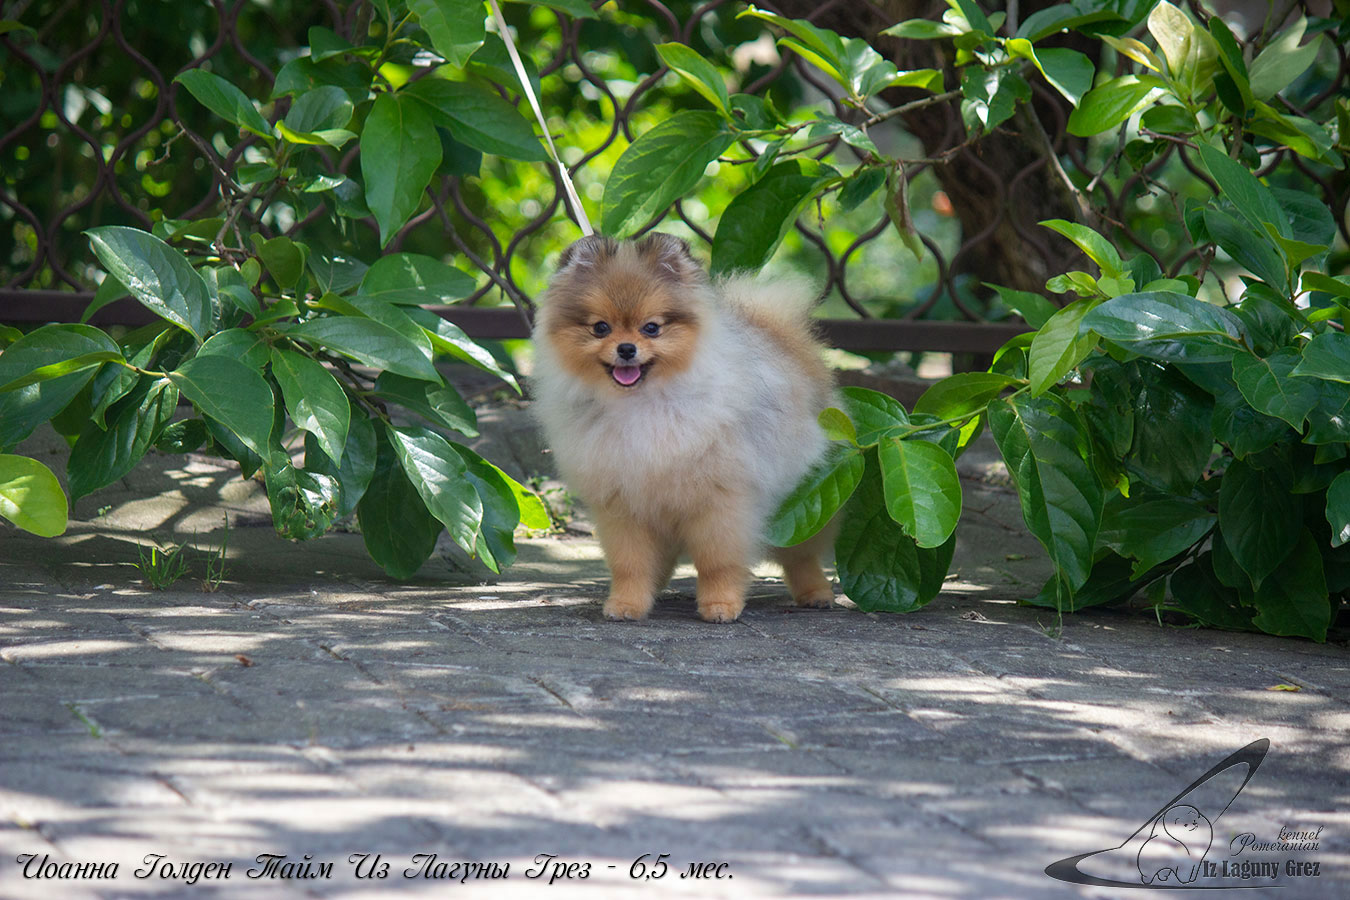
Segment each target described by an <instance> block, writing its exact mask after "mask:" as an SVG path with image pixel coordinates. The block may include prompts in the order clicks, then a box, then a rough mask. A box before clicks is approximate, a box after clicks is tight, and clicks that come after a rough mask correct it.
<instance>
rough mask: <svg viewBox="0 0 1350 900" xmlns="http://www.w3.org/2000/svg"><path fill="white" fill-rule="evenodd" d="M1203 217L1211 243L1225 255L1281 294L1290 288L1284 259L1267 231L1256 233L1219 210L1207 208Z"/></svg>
mask: <svg viewBox="0 0 1350 900" xmlns="http://www.w3.org/2000/svg"><path fill="white" fill-rule="evenodd" d="M1202 215H1203V217H1204V222H1205V230H1206V231H1207V232H1208V233H1209V238H1210V240H1212V241H1214V242H1215V243H1216V244H1218V245H1219V246H1220V247H1222V248H1223V250H1224V252H1225V253H1227V254H1228V255H1229V256H1231V257H1233V259H1234V260H1236V261H1237V262H1238V263H1239V264H1240V265H1242V267H1243V268H1245V269H1246V270H1247V271H1249V272H1252V273H1254V274H1255V275H1256V276H1257V277H1259V278H1260V279H1261V280H1262V281H1264V282H1265V283H1266V284H1267V285H1269V286H1270V287H1271V288H1273V289H1275V290H1278V291H1280V292H1284V291H1285V290H1287V289H1288V286H1289V276H1288V272H1287V270H1286V268H1285V261H1284V257H1283V256H1282V255H1281V253H1280V251H1279V250H1278V249H1277V246H1276V244H1274V243H1273V242H1272V240H1271V239H1270V238H1267V237H1266V236H1265V234H1264V229H1262V231H1261V232H1260V233H1258V232H1255V231H1253V230H1252V229H1251V228H1250V227H1249V226H1248V225H1247V224H1246V223H1243V222H1239V221H1238V220H1237V219H1235V218H1233V217H1232V216H1230V215H1228V214H1227V213H1226V212H1223V211H1222V210H1218V209H1206V210H1205V211H1204V212H1203V214H1202Z"/></svg>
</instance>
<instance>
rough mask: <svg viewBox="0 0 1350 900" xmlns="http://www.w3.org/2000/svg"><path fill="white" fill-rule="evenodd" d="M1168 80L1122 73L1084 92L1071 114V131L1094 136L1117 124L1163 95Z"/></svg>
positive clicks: (1083, 135)
mask: <svg viewBox="0 0 1350 900" xmlns="http://www.w3.org/2000/svg"><path fill="white" fill-rule="evenodd" d="M1166 87H1167V84H1166V82H1164V81H1163V80H1162V79H1160V78H1155V77H1154V76H1152V75H1122V76H1120V77H1119V78H1113V79H1111V80H1110V81H1107V82H1104V83H1102V84H1099V85H1097V86H1096V87H1094V88H1093V89H1092V90H1090V91H1088V92H1087V93H1086V94H1084V95H1083V98H1082V100H1080V101H1079V103H1078V106H1077V107H1076V108H1075V109H1074V111H1073V112H1072V113H1071V114H1070V115H1069V126H1068V127H1069V133H1070V134H1072V135H1075V136H1077V137H1092V136H1093V135H1094V134H1101V133H1102V132H1103V131H1107V130H1109V129H1112V128H1115V127H1116V126H1117V125H1119V124H1120V123H1121V122H1124V121H1125V120H1126V119H1128V118H1129V117H1130V116H1132V115H1134V114H1135V113H1137V112H1139V110H1141V109H1143V108H1144V107H1146V106H1149V105H1151V104H1152V103H1153V101H1154V100H1155V99H1156V98H1157V97H1158V96H1159V95H1161V93H1162V92H1163V91H1164V90H1165V89H1166Z"/></svg>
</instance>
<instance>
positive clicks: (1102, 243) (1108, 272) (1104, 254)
mask: <svg viewBox="0 0 1350 900" xmlns="http://www.w3.org/2000/svg"><path fill="white" fill-rule="evenodd" d="M1038 224H1040V225H1043V226H1045V227H1046V228H1049V229H1050V230H1051V231H1056V232H1058V233H1059V234H1062V235H1064V236H1065V237H1066V238H1068V239H1069V240H1071V241H1073V242H1074V243H1075V244H1077V245H1078V249H1080V250H1082V251H1083V252H1084V253H1086V254H1087V256H1088V259H1091V260H1092V261H1093V262H1095V263H1096V264H1097V265H1098V266H1100V267H1101V270H1102V275H1104V276H1107V277H1111V278H1119V277H1120V276H1122V275H1127V274H1128V272H1129V269H1128V267H1127V266H1126V265H1125V261H1124V260H1122V259H1121V258H1120V254H1119V253H1118V252H1117V251H1116V248H1115V247H1114V246H1112V245H1111V242H1110V241H1108V240H1107V239H1106V238H1104V237H1102V236H1101V235H1100V234H1098V233H1097V232H1095V231H1093V230H1092V229H1091V228H1088V227H1087V226H1086V225H1079V224H1078V223H1077V222H1066V221H1065V220H1064V219H1046V220H1044V221H1042V222H1039V223H1038Z"/></svg>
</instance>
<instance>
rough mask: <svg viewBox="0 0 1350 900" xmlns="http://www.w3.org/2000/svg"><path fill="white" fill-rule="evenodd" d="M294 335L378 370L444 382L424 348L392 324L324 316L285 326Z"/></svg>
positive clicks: (350, 317)
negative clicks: (423, 350) (396, 329)
mask: <svg viewBox="0 0 1350 900" xmlns="http://www.w3.org/2000/svg"><path fill="white" fill-rule="evenodd" d="M285 333H286V334H287V335H288V336H289V337H292V338H299V339H301V340H304V341H306V342H308V343H311V344H318V345H320V346H322V347H327V348H328V349H330V350H336V351H337V352H339V353H341V354H343V355H344V356H350V357H351V358H352V359H355V360H356V361H357V362H361V363H365V364H366V365H368V366H373V367H374V368H376V369H388V370H389V371H390V372H396V373H398V374H399V375H406V376H408V377H409V378H420V379H422V380H424V381H440V378H441V376H440V373H438V372H437V371H436V367H435V366H433V365H432V364H431V360H429V359H427V357H426V355H425V354H424V353H423V352H422V350H421V349H420V348H419V347H418V346H417V345H416V344H414V343H413V342H412V341H410V340H408V339H407V338H406V337H404V336H403V335H401V334H399V333H398V332H397V331H395V330H394V329H393V328H390V327H389V326H388V325H385V324H383V323H380V322H377V321H375V320H374V319H367V318H359V317H357V316H324V317H321V318H318V319H311V320H309V321H308V322H300V323H299V324H296V325H292V326H290V327H289V328H287V329H285Z"/></svg>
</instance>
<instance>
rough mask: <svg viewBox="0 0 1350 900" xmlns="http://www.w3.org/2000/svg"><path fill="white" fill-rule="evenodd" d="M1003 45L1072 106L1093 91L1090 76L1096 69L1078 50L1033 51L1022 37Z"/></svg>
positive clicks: (1042, 49) (1046, 48) (1046, 49)
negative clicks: (1023, 60)
mask: <svg viewBox="0 0 1350 900" xmlns="http://www.w3.org/2000/svg"><path fill="white" fill-rule="evenodd" d="M1005 46H1006V47H1007V49H1008V52H1010V53H1011V54H1012V55H1014V56H1020V57H1023V58H1024V59H1029V60H1031V62H1032V63H1033V64H1034V65H1035V66H1036V68H1037V69H1038V70H1040V73H1041V74H1042V75H1044V76H1045V80H1046V81H1048V82H1049V83H1050V86H1051V87H1053V88H1054V89H1055V90H1057V91H1059V92H1060V93H1061V94H1063V95H1064V98H1065V99H1066V100H1068V101H1069V102H1070V103H1072V104H1073V105H1074V106H1077V105H1078V104H1079V102H1080V101H1082V99H1083V95H1084V94H1086V93H1087V92H1088V91H1089V90H1091V89H1092V76H1093V75H1094V74H1096V71H1097V67H1096V66H1094V65H1093V64H1092V60H1090V59H1088V58H1087V57H1086V56H1084V55H1083V54H1082V53H1079V52H1078V51H1077V50H1068V49H1064V48H1051V47H1040V48H1035V47H1032V45H1031V42H1030V41H1028V40H1025V39H1023V38H1011V39H1009V40H1008V41H1007V43H1006V44H1005Z"/></svg>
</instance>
